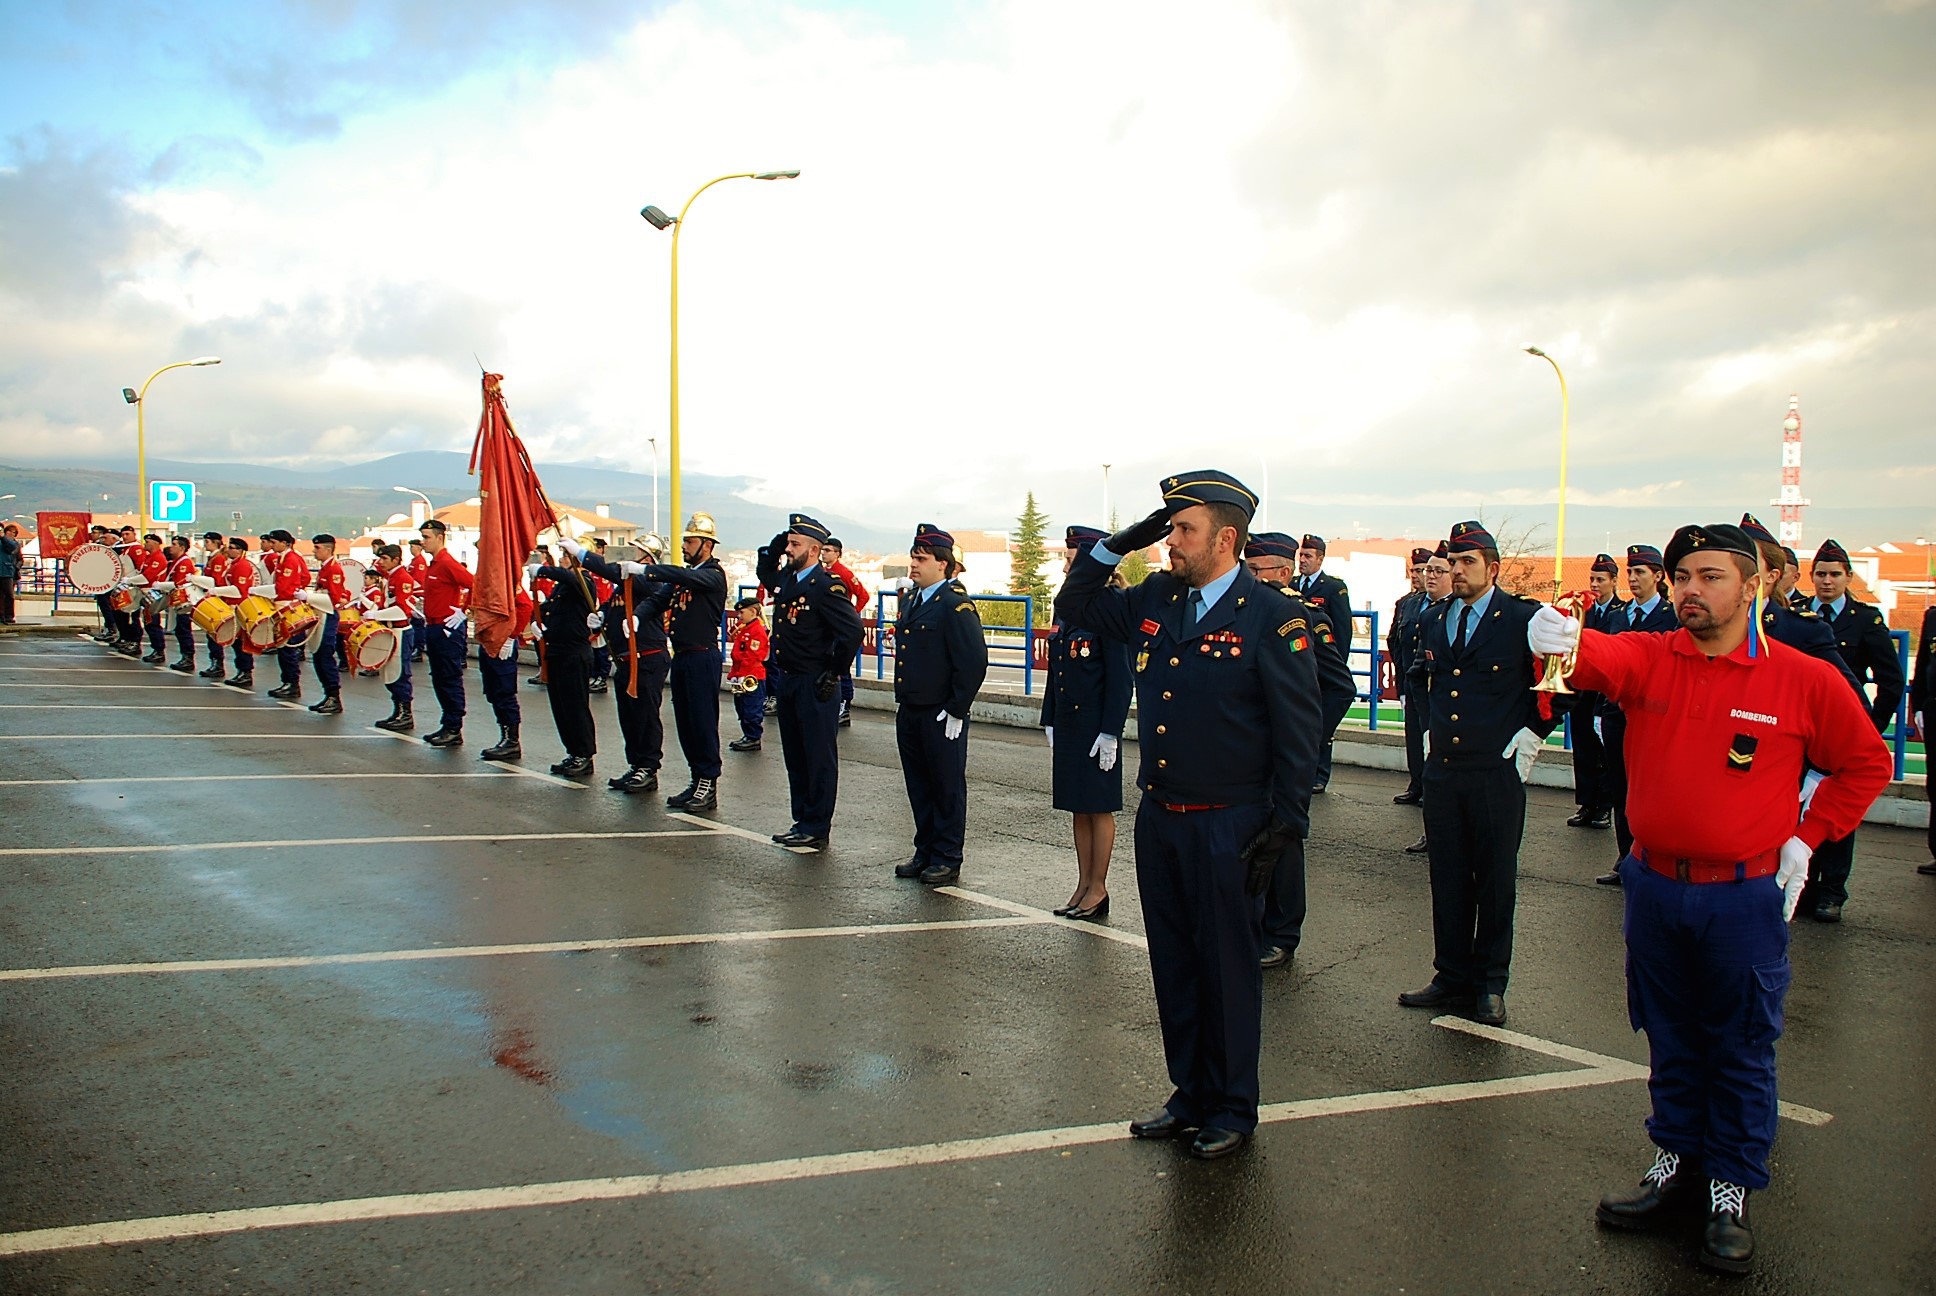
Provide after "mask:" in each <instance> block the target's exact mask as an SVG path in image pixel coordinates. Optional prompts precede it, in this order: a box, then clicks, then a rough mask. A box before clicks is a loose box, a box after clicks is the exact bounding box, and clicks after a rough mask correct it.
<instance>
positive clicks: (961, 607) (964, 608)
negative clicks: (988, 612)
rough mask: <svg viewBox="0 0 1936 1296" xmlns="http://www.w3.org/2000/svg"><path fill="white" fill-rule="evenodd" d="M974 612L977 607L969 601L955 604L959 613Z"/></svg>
mask: <svg viewBox="0 0 1936 1296" xmlns="http://www.w3.org/2000/svg"><path fill="white" fill-rule="evenodd" d="M974 610H975V605H974V604H973V603H971V602H969V601H968V600H967V599H963V600H962V601H961V602H959V603H957V604H955V611H957V612H973V611H974Z"/></svg>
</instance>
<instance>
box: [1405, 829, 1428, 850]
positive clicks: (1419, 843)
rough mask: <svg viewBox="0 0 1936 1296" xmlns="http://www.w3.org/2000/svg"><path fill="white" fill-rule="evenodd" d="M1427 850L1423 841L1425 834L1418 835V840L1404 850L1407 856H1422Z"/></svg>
mask: <svg viewBox="0 0 1936 1296" xmlns="http://www.w3.org/2000/svg"><path fill="white" fill-rule="evenodd" d="M1427 849H1428V847H1427V844H1426V841H1425V834H1424V833H1420V834H1419V836H1418V840H1417V841H1415V842H1413V843H1412V844H1411V845H1410V846H1407V847H1406V848H1405V853H1406V854H1407V855H1423V854H1424V853H1425V852H1426V850H1427Z"/></svg>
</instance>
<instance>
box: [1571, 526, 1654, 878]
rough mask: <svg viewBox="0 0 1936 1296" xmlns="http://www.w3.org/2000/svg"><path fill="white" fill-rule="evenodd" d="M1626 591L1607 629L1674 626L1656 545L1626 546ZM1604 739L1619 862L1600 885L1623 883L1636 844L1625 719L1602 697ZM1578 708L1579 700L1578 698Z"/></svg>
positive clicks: (1609, 617) (1602, 624)
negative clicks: (1626, 862) (1629, 820)
mask: <svg viewBox="0 0 1936 1296" xmlns="http://www.w3.org/2000/svg"><path fill="white" fill-rule="evenodd" d="M1627 592H1628V593H1630V594H1632V595H1633V597H1632V598H1631V599H1629V600H1628V601H1627V603H1626V605H1625V606H1624V607H1622V608H1620V609H1619V610H1618V611H1616V612H1612V613H1609V614H1608V615H1607V617H1606V618H1605V619H1604V620H1602V621H1601V622H1600V630H1601V631H1602V632H1603V633H1605V634H1623V633H1626V632H1628V631H1634V630H1638V631H1644V632H1649V633H1659V634H1665V633H1668V632H1670V631H1672V630H1673V629H1674V627H1675V621H1674V605H1673V604H1671V603H1669V602H1668V601H1667V586H1666V573H1665V569H1664V568H1663V567H1662V565H1661V557H1660V550H1658V549H1656V548H1654V546H1652V545H1645V544H1636V545H1628V546H1627ZM1598 701H1599V717H1598V719H1599V722H1600V741H1601V742H1602V743H1603V744H1605V747H1606V792H1607V800H1608V802H1609V803H1611V804H1612V806H1613V837H1614V850H1615V855H1614V864H1615V865H1616V867H1614V868H1612V869H1610V870H1608V871H1607V872H1605V873H1602V874H1601V875H1600V876H1599V877H1596V878H1594V879H1593V880H1594V881H1595V882H1598V883H1599V884H1600V885H1601V886H1619V885H1620V870H1619V868H1618V867H1617V866H1618V865H1619V863H1620V861H1621V860H1623V859H1625V858H1626V856H1627V852H1628V851H1630V850H1632V849H1633V829H1632V828H1630V827H1628V826H1627V755H1626V748H1625V747H1624V746H1623V741H1624V739H1625V737H1626V733H1627V718H1626V716H1625V715H1623V714H1622V713H1621V710H1620V706H1619V704H1618V703H1616V702H1614V701H1612V700H1610V699H1608V698H1600V699H1599V700H1598ZM1574 705H1575V707H1576V708H1577V706H1578V703H1577V702H1576V703H1575V704H1574Z"/></svg>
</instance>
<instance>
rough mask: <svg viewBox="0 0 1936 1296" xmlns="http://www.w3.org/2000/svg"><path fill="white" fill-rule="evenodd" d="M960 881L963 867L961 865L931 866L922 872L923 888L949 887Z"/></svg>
mask: <svg viewBox="0 0 1936 1296" xmlns="http://www.w3.org/2000/svg"><path fill="white" fill-rule="evenodd" d="M960 880H961V865H959V864H930V865H928V866H927V867H926V868H924V869H922V870H921V884H922V885H923V886H947V885H948V884H950V883H952V882H958V881H960Z"/></svg>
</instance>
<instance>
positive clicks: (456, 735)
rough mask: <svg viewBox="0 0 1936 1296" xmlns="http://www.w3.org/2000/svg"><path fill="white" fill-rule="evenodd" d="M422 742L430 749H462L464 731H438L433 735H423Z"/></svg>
mask: <svg viewBox="0 0 1936 1296" xmlns="http://www.w3.org/2000/svg"><path fill="white" fill-rule="evenodd" d="M424 741H425V742H427V743H429V744H430V745H431V746H432V747H462V746H463V745H464V731H463V730H462V729H439V730H438V731H437V732H436V733H434V734H425V735H424Z"/></svg>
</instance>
